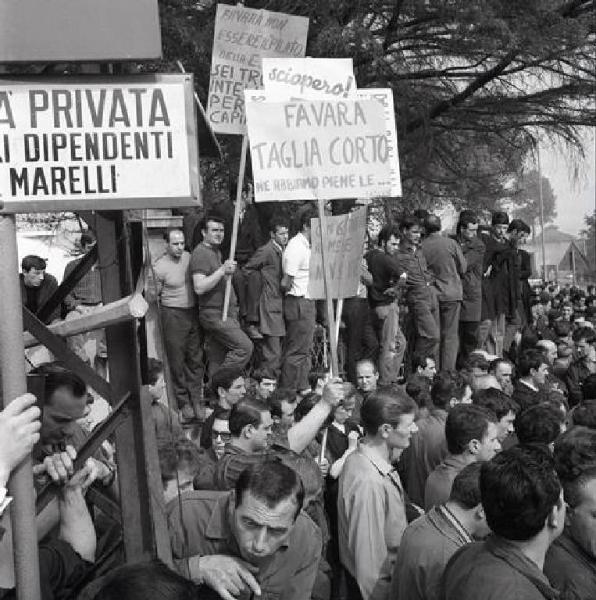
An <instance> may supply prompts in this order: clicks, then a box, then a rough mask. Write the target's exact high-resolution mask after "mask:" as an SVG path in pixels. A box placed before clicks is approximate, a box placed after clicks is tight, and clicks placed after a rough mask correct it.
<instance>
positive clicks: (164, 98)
mask: <svg viewBox="0 0 596 600" xmlns="http://www.w3.org/2000/svg"><path fill="white" fill-rule="evenodd" d="M198 201H199V177H198V149H197V136H196V123H195V112H194V104H193V87H192V76H191V75H165V76H164V75H156V76H141V77H127V78H118V77H111V78H109V79H107V78H106V79H103V78H102V79H99V78H98V79H78V78H76V79H71V78H69V79H62V80H43V81H41V80H38V81H31V80H22V81H11V80H6V79H4V80H0V203H1V204H3V210H4V211H8V212H26V211H53V210H60V209H80V210H82V209H86V210H92V209H123V208H141V207H165V206H181V205H189V204H196V203H197V202H198Z"/></svg>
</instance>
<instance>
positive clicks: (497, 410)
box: [472, 388, 519, 445]
mask: <svg viewBox="0 0 596 600" xmlns="http://www.w3.org/2000/svg"><path fill="white" fill-rule="evenodd" d="M472 403H473V404H475V405H476V406H482V407H483V408H486V409H487V410H490V411H491V412H493V413H494V414H495V415H496V417H497V419H498V422H497V426H498V429H499V433H498V436H499V442H500V443H501V445H502V444H503V442H504V441H505V440H506V439H507V438H508V437H509V435H511V434H512V433H513V431H514V427H513V423H514V421H515V415H516V414H517V411H518V410H519V406H518V405H517V404H516V403H515V402H514V401H513V400H512V399H511V398H510V397H509V396H508V395H507V394H506V393H505V392H503V391H502V390H497V389H495V388H488V389H485V390H477V391H475V392H474V394H473V395H472Z"/></svg>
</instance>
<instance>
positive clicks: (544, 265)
mask: <svg viewBox="0 0 596 600" xmlns="http://www.w3.org/2000/svg"><path fill="white" fill-rule="evenodd" d="M536 156H537V157H538V201H539V203H540V229H541V231H542V235H541V243H542V280H543V281H544V283H545V284H546V251H545V248H544V199H543V196H542V164H541V162H540V143H538V144H537V145H536Z"/></svg>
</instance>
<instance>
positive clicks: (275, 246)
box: [271, 240, 284, 254]
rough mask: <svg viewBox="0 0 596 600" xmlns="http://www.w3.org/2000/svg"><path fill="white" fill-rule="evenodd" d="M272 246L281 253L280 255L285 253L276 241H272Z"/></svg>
mask: <svg viewBox="0 0 596 600" xmlns="http://www.w3.org/2000/svg"><path fill="white" fill-rule="evenodd" d="M271 245H272V246H273V248H275V250H276V251H277V252H279V253H280V254H281V253H282V252H283V251H284V249H283V248H282V247H281V246H280V245H279V244H278V243H277V242H276V241H275V240H271Z"/></svg>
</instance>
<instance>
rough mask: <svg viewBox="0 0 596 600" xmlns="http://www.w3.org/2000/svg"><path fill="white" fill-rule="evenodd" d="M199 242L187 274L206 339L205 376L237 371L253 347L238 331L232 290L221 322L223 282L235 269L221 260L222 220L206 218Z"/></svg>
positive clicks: (246, 360)
mask: <svg viewBox="0 0 596 600" xmlns="http://www.w3.org/2000/svg"><path fill="white" fill-rule="evenodd" d="M200 227H201V232H202V234H203V241H202V242H201V243H200V244H199V245H198V246H197V247H196V248H195V249H194V250H193V253H192V257H191V259H190V272H191V274H192V281H193V287H194V291H195V294H196V295H197V296H198V299H199V322H200V324H201V327H202V328H203V331H205V333H206V335H207V336H208V337H209V362H210V366H209V373H210V375H211V377H213V375H214V373H215V372H216V371H219V370H221V369H230V370H232V369H236V370H239V371H241V370H242V369H243V368H244V367H245V366H246V364H247V363H248V361H249V360H250V357H251V355H252V349H253V345H252V342H251V341H250V339H249V338H248V336H247V335H246V334H245V333H244V331H242V329H241V328H240V323H239V322H238V305H237V302H236V295H235V294H234V291H233V289H232V296H231V298H230V309H229V316H228V318H227V319H226V321H222V318H221V317H222V307H223V303H224V294H225V288H226V279H227V278H228V277H231V276H232V274H233V273H234V271H235V270H236V261H234V260H226V261H225V262H224V263H222V261H221V252H220V249H219V248H220V246H221V243H222V241H223V238H224V223H223V219H222V218H221V217H219V216H215V215H207V216H205V218H204V219H203V221H202V222H201V224H200Z"/></svg>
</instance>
